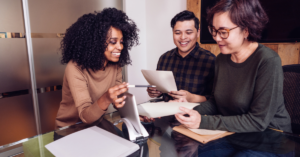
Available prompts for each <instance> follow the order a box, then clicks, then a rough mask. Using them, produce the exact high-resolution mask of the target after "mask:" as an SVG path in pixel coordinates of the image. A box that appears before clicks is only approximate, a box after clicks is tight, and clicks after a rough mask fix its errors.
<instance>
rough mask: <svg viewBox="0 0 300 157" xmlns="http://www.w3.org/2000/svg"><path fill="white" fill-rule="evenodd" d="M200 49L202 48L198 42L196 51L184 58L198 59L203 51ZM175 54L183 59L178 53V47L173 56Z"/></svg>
mask: <svg viewBox="0 0 300 157" xmlns="http://www.w3.org/2000/svg"><path fill="white" fill-rule="evenodd" d="M199 48H200V46H199V44H198V42H196V46H195V47H194V49H193V50H192V51H191V52H190V53H189V54H188V55H187V56H185V57H184V58H189V57H193V58H195V59H197V58H198V56H199V55H200V52H201V51H198V49H199ZM174 54H175V55H177V56H178V57H181V58H183V57H182V56H181V55H180V54H179V53H178V47H177V48H176V49H175V50H174V51H173V52H172V54H171V56H173V55H174Z"/></svg>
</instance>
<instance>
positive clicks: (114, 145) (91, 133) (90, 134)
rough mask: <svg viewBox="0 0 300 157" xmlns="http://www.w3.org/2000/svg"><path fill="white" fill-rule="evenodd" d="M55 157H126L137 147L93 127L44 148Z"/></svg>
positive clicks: (137, 147)
mask: <svg viewBox="0 0 300 157" xmlns="http://www.w3.org/2000/svg"><path fill="white" fill-rule="evenodd" d="M45 147H46V148H47V149H48V150H49V151H50V152H51V153H52V154H53V155H55V156H56V157H83V156H84V157H99V156H107V157H119V156H128V155H130V154H132V153H133V152H135V151H137V150H138V149H139V145H137V144H135V143H132V142H130V141H128V140H126V139H123V138H121V137H119V136H117V135H114V134H112V133H110V132H107V131H105V130H103V129H101V128H99V127H96V126H93V127H91V128H87V129H84V130H81V131H78V132H75V133H73V134H71V135H68V136H66V137H63V138H61V139H59V140H57V141H54V142H52V143H50V144H48V145H46V146H45Z"/></svg>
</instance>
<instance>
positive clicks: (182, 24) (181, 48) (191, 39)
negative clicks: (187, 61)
mask: <svg viewBox="0 0 300 157" xmlns="http://www.w3.org/2000/svg"><path fill="white" fill-rule="evenodd" d="M199 36H200V31H199V30H197V29H196V28H195V22H194V20H186V21H177V22H176V24H175V26H174V28H173V40H174V44H175V45H176V46H177V47H178V53H179V54H180V55H181V56H182V57H185V56H186V55H188V54H189V53H190V52H191V51H192V50H193V49H194V47H195V46H196V42H197V39H198V38H199Z"/></svg>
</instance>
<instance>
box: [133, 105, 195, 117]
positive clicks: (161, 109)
mask: <svg viewBox="0 0 300 157" xmlns="http://www.w3.org/2000/svg"><path fill="white" fill-rule="evenodd" d="M197 105H200V103H189V102H156V103H144V104H140V105H138V111H139V115H142V116H147V117H151V118H157V117H164V116H170V115H174V114H176V113H182V111H181V110H179V107H180V106H183V107H185V108H188V109H193V108H194V107H195V106H197Z"/></svg>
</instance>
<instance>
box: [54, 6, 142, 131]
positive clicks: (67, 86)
mask: <svg viewBox="0 0 300 157" xmlns="http://www.w3.org/2000/svg"><path fill="white" fill-rule="evenodd" d="M137 44H138V29H137V26H136V24H135V23H134V22H133V21H132V20H131V19H129V18H128V16H127V15H126V14H125V13H124V12H122V11H120V10H117V9H115V8H106V9H104V10H103V11H101V12H95V13H94V14H92V13H90V14H85V15H83V16H82V17H80V18H79V19H78V20H77V22H75V23H74V24H73V25H72V26H71V27H70V28H68V29H67V31H66V34H65V37H64V38H63V40H62V41H61V49H62V60H61V62H62V64H67V66H66V69H65V74H64V78H63V88H62V101H61V103H60V107H59V110H58V113H57V117H56V127H58V128H59V127H64V126H68V125H72V124H75V123H77V122H79V121H82V122H84V123H88V124H90V123H93V122H95V121H97V120H98V119H99V118H100V117H101V116H102V115H103V114H104V113H105V111H106V110H107V108H108V106H109V105H110V104H111V103H113V104H114V106H115V107H116V108H121V107H123V105H124V104H125V101H124V99H125V96H123V97H118V95H120V94H122V93H124V92H126V91H127V90H128V88H127V85H128V84H127V83H125V82H123V83H122V68H121V67H122V66H124V65H127V64H130V63H131V60H130V57H129V53H128V50H130V49H131V48H132V46H134V45H137Z"/></svg>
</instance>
